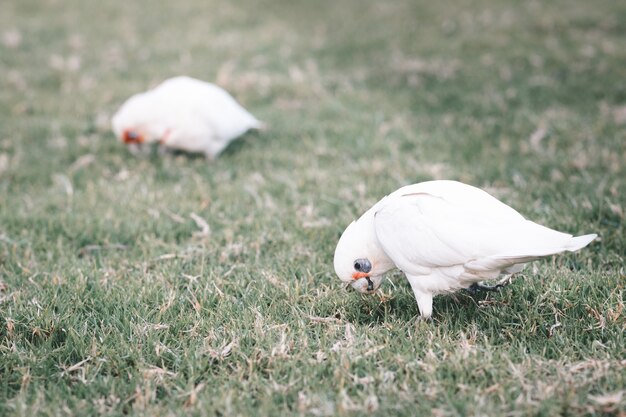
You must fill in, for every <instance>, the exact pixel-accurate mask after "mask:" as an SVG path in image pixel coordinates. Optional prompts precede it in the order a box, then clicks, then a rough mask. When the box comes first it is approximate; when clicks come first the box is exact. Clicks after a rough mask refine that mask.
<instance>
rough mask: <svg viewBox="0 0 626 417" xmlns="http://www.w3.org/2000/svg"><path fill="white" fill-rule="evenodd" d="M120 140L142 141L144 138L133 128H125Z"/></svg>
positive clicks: (129, 141)
mask: <svg viewBox="0 0 626 417" xmlns="http://www.w3.org/2000/svg"><path fill="white" fill-rule="evenodd" d="M122 140H123V141H124V143H126V144H130V143H143V141H144V138H143V136H141V134H139V133H137V132H136V131H135V130H132V129H126V130H124V134H123V136H122Z"/></svg>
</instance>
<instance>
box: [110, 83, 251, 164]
mask: <svg viewBox="0 0 626 417" xmlns="http://www.w3.org/2000/svg"><path fill="white" fill-rule="evenodd" d="M112 125H113V131H114V132H115V135H116V136H117V137H118V138H119V139H120V140H121V141H123V142H125V143H127V144H143V143H151V142H160V143H161V144H162V145H163V146H165V147H167V148H172V149H179V150H183V151H187V152H199V153H203V154H204V155H206V157H207V158H209V159H213V158H215V157H216V156H217V155H219V154H220V152H222V151H223V150H224V149H225V148H226V146H227V145H228V144H229V143H230V142H231V141H232V140H234V139H235V138H237V137H239V136H241V135H242V134H244V133H245V132H246V131H248V130H249V129H260V128H262V127H263V123H261V122H260V121H259V120H257V119H256V118H255V117H254V116H253V115H252V114H250V113H249V112H248V111H247V110H246V109H244V108H243V107H242V106H241V105H240V104H239V103H237V101H235V99H234V98H233V97H232V96H231V95H230V94H228V92H226V91H225V90H224V89H222V88H220V87H218V86H216V85H214V84H211V83H207V82H204V81H200V80H197V79H194V78H190V77H186V76H179V77H174V78H170V79H168V80H165V81H164V82H162V83H161V84H159V85H158V86H156V87H154V88H153V89H151V90H148V91H146V92H144V93H139V94H135V95H133V96H132V97H130V98H129V99H128V100H126V102H125V103H124V104H123V105H122V106H121V107H120V109H119V110H118V111H117V113H116V114H115V115H114V116H113V118H112Z"/></svg>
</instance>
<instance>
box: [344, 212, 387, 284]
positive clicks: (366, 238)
mask: <svg viewBox="0 0 626 417" xmlns="http://www.w3.org/2000/svg"><path fill="white" fill-rule="evenodd" d="M334 266H335V272H336V273H337V276H339V278H340V279H341V280H342V281H343V282H344V283H346V284H348V285H349V286H352V288H354V289H355V290H357V291H359V292H361V293H364V294H371V293H373V292H374V291H376V290H377V289H378V287H380V284H382V282H383V278H384V277H383V275H384V274H385V272H387V271H389V270H390V269H392V268H394V267H395V265H394V263H393V262H392V261H391V259H389V257H388V256H387V255H386V254H385V252H384V251H383V249H382V247H381V246H380V244H379V243H378V238H377V237H376V230H375V228H374V211H373V209H371V210H370V211H368V212H366V213H365V214H364V215H363V216H362V217H361V218H360V219H358V220H356V221H354V222H352V223H351V224H350V225H349V226H348V227H347V228H346V230H345V231H344V232H343V234H342V235H341V237H340V238H339V242H338V243H337V248H336V249H335V258H334Z"/></svg>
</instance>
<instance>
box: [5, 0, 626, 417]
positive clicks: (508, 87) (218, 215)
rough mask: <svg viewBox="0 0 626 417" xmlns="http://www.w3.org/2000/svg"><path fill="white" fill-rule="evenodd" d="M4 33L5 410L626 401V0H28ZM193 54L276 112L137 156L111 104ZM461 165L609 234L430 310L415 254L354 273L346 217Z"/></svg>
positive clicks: (516, 412) (568, 406)
mask: <svg viewBox="0 0 626 417" xmlns="http://www.w3.org/2000/svg"><path fill="white" fill-rule="evenodd" d="M0 28H1V29H0V32H1V33H0V36H1V38H0V315H1V317H0V414H2V415H12V416H13V415H15V416H32V415H42V416H70V415H94V414H102V415H123V414H124V415H151V416H155V415H228V416H234V415H285V414H291V415H316V416H323V415H329V416H330V415H359V414H364V413H372V414H375V415H407V416H409V415H420V414H422V415H435V416H460V415H500V416H520V415H546V416H547V415H559V414H560V415H574V416H578V415H617V414H620V413H622V414H621V415H624V414H623V413H624V412H625V411H624V409H625V408H626V391H625V388H624V387H625V386H626V352H625V346H626V340H625V336H624V334H625V328H626V319H625V314H626V312H625V311H624V304H625V301H624V299H625V292H626V290H625V284H626V278H625V269H624V268H625V267H624V259H625V255H624V254H625V253H626V233H625V230H624V210H625V207H626V146H625V143H626V133H625V132H626V3H624V2H617V1H608V0H600V1H594V2H585V1H564V0H563V1H560V0H558V1H551V2H536V1H529V2H504V1H497V0H471V1H467V2H455V1H451V0H446V1H439V2H426V1H408V0H397V1H393V2H379V1H365V0H359V1H357V0H345V1H341V2H331V1H326V0H324V1H318V2H305V1H296V2H293V1H286V0H285V1H280V0H278V1H273V0H272V1H270V0H261V1H253V0H242V1H238V2H229V1H226V0H214V1H211V2H205V1H200V0H192V1H186V2H160V3H159V4H158V5H157V4H156V3H155V2H151V1H147V0H141V1H132V2H131V1H122V0H110V1H107V2H88V1H79V0H55V1H52V0H19V1H18V0H8V1H4V2H2V3H1V4H0ZM177 74H188V75H191V76H195V77H198V78H202V79H205V80H209V81H215V82H217V83H219V84H220V85H222V86H223V87H225V88H227V89H228V90H229V91H231V93H232V94H233V95H234V96H235V97H236V98H237V99H238V100H239V101H240V102H241V103H243V104H244V105H245V106H246V107H247V108H249V109H250V110H251V111H252V112H253V113H254V114H255V115H256V116H257V117H259V118H260V119H262V120H264V121H266V122H267V123H268V124H269V126H270V128H269V129H268V130H267V131H265V132H261V133H251V134H248V135H246V136H245V137H243V138H242V139H241V140H239V141H237V142H236V143H233V145H232V146H230V147H229V148H228V149H227V151H226V152H225V153H224V154H223V155H222V157H221V158H220V159H218V160H217V161H215V162H214V163H207V162H206V161H205V160H203V159H202V158H198V157H190V156H187V155H167V156H165V157H162V156H159V155H157V154H152V155H149V156H145V157H140V158H137V157H134V156H132V155H131V154H129V152H128V151H127V150H126V149H125V148H124V146H123V145H122V144H120V143H119V142H117V141H116V140H115V138H114V137H113V134H112V133H111V131H110V129H109V124H108V120H109V117H110V115H111V114H112V113H113V112H114V111H115V110H116V108H117V107H118V106H119V105H120V104H121V103H122V102H123V100H124V99H125V98H126V97H128V96H129V95H130V94H131V93H134V92H137V91H141V90H143V89H145V88H147V87H148V86H151V85H154V84H156V83H157V82H159V81H161V80H163V79H164V78H167V77H169V76H172V75H177ZM442 178H448V179H458V180H462V181H464V182H467V183H471V184H473V185H476V186H479V187H482V188H485V189H487V190H488V191H490V192H491V193H493V194H494V195H496V196H497V197H499V198H500V199H502V200H503V201H505V202H506V203H508V204H510V205H512V206H513V207H515V208H516V209H518V210H519V211H520V212H522V213H523V214H524V215H525V216H527V217H529V218H531V219H533V220H535V221H537V222H540V223H542V224H545V225H547V226H550V227H553V228H556V229H559V230H564V231H568V232H570V233H574V234H583V233H591V232H597V233H598V234H599V235H600V237H601V239H600V240H599V241H598V242H595V243H594V244H592V245H591V246H590V247H588V248H586V249H584V250H583V251H581V252H580V253H577V254H571V255H566V256H559V257H555V258H551V259H547V260H544V261H541V262H536V263H534V264H533V265H532V266H531V267H529V268H527V269H526V270H525V272H524V273H523V274H521V275H519V276H518V277H517V279H516V280H515V281H514V282H513V283H512V284H511V285H510V286H509V287H507V288H506V289H504V290H503V291H501V292H500V293H497V294H486V295H485V294H483V295H476V296H470V295H467V294H456V295H451V296H441V297H438V298H436V300H435V303H434V312H435V313H434V318H433V320H432V321H431V322H419V321H418V320H417V317H418V311H417V306H416V304H415V301H414V300H413V297H412V295H411V291H410V288H409V286H408V284H407V282H406V281H405V280H404V278H403V277H402V276H400V275H399V274H392V275H391V276H390V279H391V282H388V283H386V284H385V285H384V286H383V288H382V291H381V292H380V293H379V294H378V295H376V296H369V297H365V296H360V295H357V294H356V293H354V292H348V291H345V290H344V289H343V287H342V285H341V283H340V282H339V280H338V279H337V278H336V277H335V276H334V273H333V269H332V255H333V250H334V246H335V244H336V241H337V239H338V237H339V235H340V233H341V232H342V231H343V229H344V228H345V226H346V225H347V224H348V223H349V222H350V221H352V220H353V219H354V218H355V217H357V216H358V215H360V213H362V212H363V211H364V210H365V209H367V208H368V207H369V206H370V205H371V204H373V203H374V202H376V201H377V200H378V199H379V198H381V197H382V196H383V195H385V194H386V193H389V192H391V191H393V190H395V189H396V188H398V187H399V186H402V185H405V184H409V183H413V182H418V181H423V180H428V179H442ZM196 216H199V217H200V218H202V219H205V220H206V222H207V223H208V225H209V227H210V230H208V232H207V231H206V230H205V232H204V233H202V228H201V227H199V225H198V224H197V223H196V221H195V220H194V218H196V219H197V217H196Z"/></svg>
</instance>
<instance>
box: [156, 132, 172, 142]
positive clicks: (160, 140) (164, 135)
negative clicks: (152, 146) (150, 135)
mask: <svg viewBox="0 0 626 417" xmlns="http://www.w3.org/2000/svg"><path fill="white" fill-rule="evenodd" d="M170 133H172V129H166V130H165V133H163V136H161V139H159V143H160V144H161V145H165V141H166V140H167V138H168V137H169V136H170Z"/></svg>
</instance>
